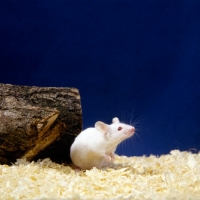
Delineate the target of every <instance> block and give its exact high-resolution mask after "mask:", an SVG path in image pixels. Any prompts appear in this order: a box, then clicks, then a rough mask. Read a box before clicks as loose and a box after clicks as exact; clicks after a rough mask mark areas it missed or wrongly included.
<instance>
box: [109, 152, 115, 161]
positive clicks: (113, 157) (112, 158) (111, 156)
mask: <svg viewBox="0 0 200 200" xmlns="http://www.w3.org/2000/svg"><path fill="white" fill-rule="evenodd" d="M110 158H111V162H114V160H115V154H114V153H111V154H110Z"/></svg>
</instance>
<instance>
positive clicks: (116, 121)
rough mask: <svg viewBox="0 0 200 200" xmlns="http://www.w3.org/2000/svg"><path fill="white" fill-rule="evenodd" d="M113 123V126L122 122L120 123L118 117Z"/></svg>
mask: <svg viewBox="0 0 200 200" xmlns="http://www.w3.org/2000/svg"><path fill="white" fill-rule="evenodd" d="M112 122H113V124H115V123H120V122H119V119H118V118H117V117H115V118H113V120H112Z"/></svg>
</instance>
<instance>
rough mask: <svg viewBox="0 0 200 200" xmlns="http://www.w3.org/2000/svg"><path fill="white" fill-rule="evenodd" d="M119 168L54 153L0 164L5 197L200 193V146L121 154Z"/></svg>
mask: <svg viewBox="0 0 200 200" xmlns="http://www.w3.org/2000/svg"><path fill="white" fill-rule="evenodd" d="M115 164H116V166H115V168H104V169H102V170H98V169H96V168H93V169H92V170H86V171H79V172H76V171H74V170H73V169H72V168H71V167H69V166H63V165H59V164H56V163H53V162H52V161H51V160H49V159H44V160H41V161H38V162H31V163H30V162H27V161H26V160H24V159H19V160H18V161H17V162H16V164H14V165H12V166H7V165H0V199H43V200H44V199H70V200H71V199H76V200H78V199H87V200H88V199H91V200H94V199H113V200H114V199H115V200H117V199H131V200H132V199H133V200H134V199H170V200H171V199H185V200H186V199H191V200H194V199H200V152H199V153H198V154H192V153H189V152H180V151H178V150H174V151H171V152H170V154H169V155H163V156H160V157H156V156H149V157H144V156H143V157H125V156H116V160H115Z"/></svg>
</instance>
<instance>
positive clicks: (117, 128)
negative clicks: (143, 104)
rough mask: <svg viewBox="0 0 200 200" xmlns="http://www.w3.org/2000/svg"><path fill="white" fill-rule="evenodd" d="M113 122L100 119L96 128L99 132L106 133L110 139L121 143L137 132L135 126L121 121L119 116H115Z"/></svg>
mask: <svg viewBox="0 0 200 200" xmlns="http://www.w3.org/2000/svg"><path fill="white" fill-rule="evenodd" d="M112 122H113V123H112V124H111V125H108V124H105V123H103V122H100V121H98V122H96V124H95V128H96V129H97V130H98V131H99V132H101V133H103V134H105V136H106V138H107V139H108V140H112V141H113V142H116V143H120V142H121V141H123V140H125V139H126V138H129V137H131V136H132V135H133V134H134V132H135V128H134V127H133V126H130V125H127V124H124V123H120V121H119V119H118V118H117V117H115V118H113V120H112Z"/></svg>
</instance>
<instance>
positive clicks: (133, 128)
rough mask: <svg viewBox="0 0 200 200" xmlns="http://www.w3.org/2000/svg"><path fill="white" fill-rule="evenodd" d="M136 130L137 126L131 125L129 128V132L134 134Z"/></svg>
mask: <svg viewBox="0 0 200 200" xmlns="http://www.w3.org/2000/svg"><path fill="white" fill-rule="evenodd" d="M134 132H135V127H133V126H132V127H130V128H128V133H129V134H133V133H134Z"/></svg>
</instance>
